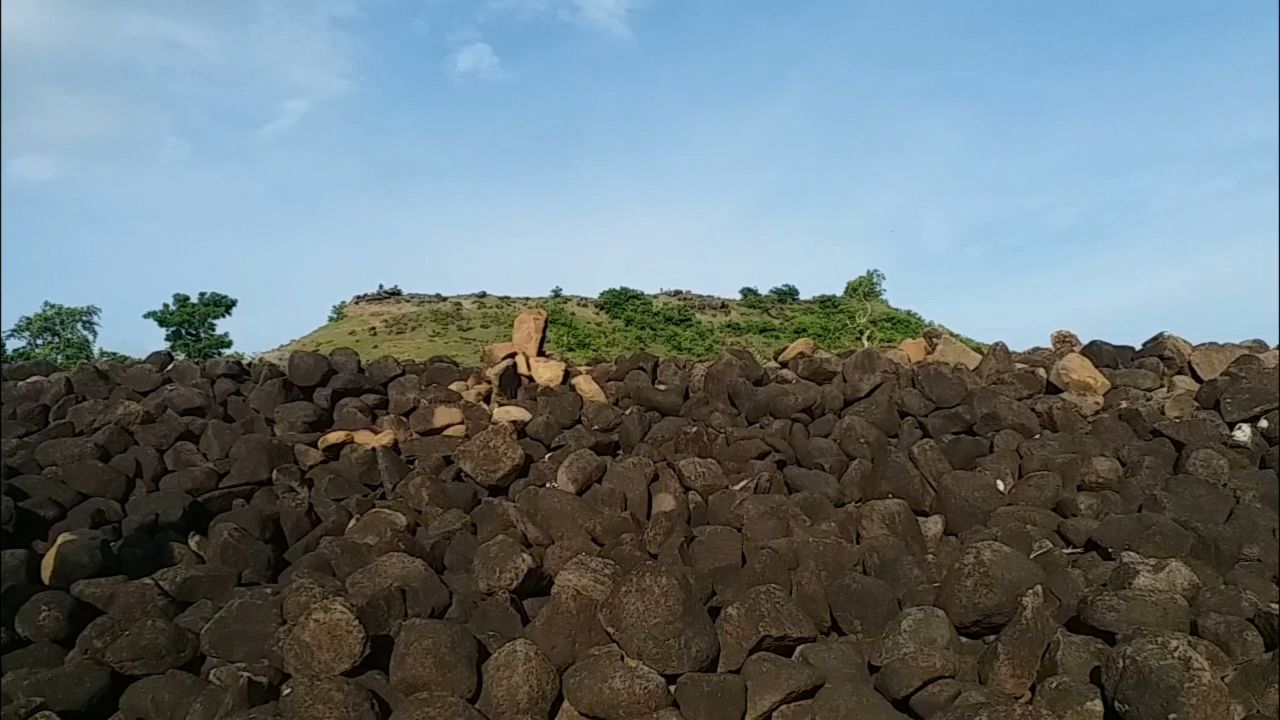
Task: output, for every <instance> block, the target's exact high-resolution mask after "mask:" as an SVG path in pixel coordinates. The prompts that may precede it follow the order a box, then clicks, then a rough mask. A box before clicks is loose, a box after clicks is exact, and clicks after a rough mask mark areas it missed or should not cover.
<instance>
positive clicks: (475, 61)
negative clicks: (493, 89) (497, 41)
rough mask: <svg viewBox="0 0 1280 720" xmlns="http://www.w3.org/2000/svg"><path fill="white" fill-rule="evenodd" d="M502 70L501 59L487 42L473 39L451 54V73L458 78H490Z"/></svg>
mask: <svg viewBox="0 0 1280 720" xmlns="http://www.w3.org/2000/svg"><path fill="white" fill-rule="evenodd" d="M501 72H502V60H501V59H499V58H498V55H497V53H495V52H494V51H493V48H492V47H490V46H489V43H484V42H479V41H473V42H469V43H467V44H466V45H463V46H462V47H460V48H458V51H457V52H456V53H454V54H453V74H454V75H456V76H457V77H459V78H492V77H497V76H498V75H499V74H500V73H501Z"/></svg>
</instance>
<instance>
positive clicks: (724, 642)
mask: <svg viewBox="0 0 1280 720" xmlns="http://www.w3.org/2000/svg"><path fill="white" fill-rule="evenodd" d="M715 625H716V634H717V635H718V637H719V640H720V661H719V671H720V672H729V671H733V670H737V669H738V668H739V667H741V666H742V663H743V662H744V661H745V660H746V659H747V656H748V655H750V654H751V653H752V652H755V651H766V652H774V653H785V652H787V651H789V650H791V649H793V648H795V647H796V646H798V645H801V644H803V643H805V642H808V641H810V640H812V639H814V638H815V637H816V636H817V634H818V631H817V628H816V627H815V626H814V624H813V621H812V620H810V619H809V617H808V616H807V615H805V614H804V611H802V610H801V609H800V608H799V607H797V606H796V605H795V603H794V602H792V600H791V598H790V597H789V596H788V595H787V593H786V592H785V591H784V590H783V589H782V588H781V587H779V586H777V585H772V584H770V585H759V586H756V587H753V588H751V589H750V590H748V591H747V592H746V593H745V594H744V595H743V598H742V599H741V600H739V601H738V602H735V603H733V604H732V605H730V606H728V607H726V608H725V609H724V610H722V611H721V613H720V617H718V618H717V619H716V623H715Z"/></svg>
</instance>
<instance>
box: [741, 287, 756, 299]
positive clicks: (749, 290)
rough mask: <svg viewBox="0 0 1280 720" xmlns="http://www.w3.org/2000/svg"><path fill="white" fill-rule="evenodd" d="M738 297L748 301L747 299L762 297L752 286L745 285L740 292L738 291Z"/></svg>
mask: <svg viewBox="0 0 1280 720" xmlns="http://www.w3.org/2000/svg"><path fill="white" fill-rule="evenodd" d="M738 297H740V298H742V299H743V300H746V299H747V298H758V297H760V291H759V290H757V289H755V288H753V287H751V286H750V285H744V286H743V287H742V288H741V289H740V290H738Z"/></svg>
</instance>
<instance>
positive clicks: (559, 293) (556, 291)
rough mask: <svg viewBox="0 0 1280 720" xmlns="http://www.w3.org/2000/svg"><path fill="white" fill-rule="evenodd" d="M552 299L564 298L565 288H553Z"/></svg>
mask: <svg viewBox="0 0 1280 720" xmlns="http://www.w3.org/2000/svg"><path fill="white" fill-rule="evenodd" d="M551 297H553V298H562V297H564V288H562V287H560V286H559V285H557V286H555V287H553V288H551Z"/></svg>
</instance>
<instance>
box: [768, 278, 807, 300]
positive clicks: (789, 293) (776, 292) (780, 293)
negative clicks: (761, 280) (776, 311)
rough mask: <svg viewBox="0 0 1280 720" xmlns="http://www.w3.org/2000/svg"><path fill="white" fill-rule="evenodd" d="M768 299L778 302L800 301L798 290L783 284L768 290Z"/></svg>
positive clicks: (790, 285) (793, 286)
mask: <svg viewBox="0 0 1280 720" xmlns="http://www.w3.org/2000/svg"><path fill="white" fill-rule="evenodd" d="M769 297H771V298H773V299H774V300H777V301H778V302H796V301H797V300H799V299H800V290H799V288H797V287H796V286H795V285H792V284H791V283H783V284H781V285H778V286H777V287H772V288H769Z"/></svg>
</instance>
